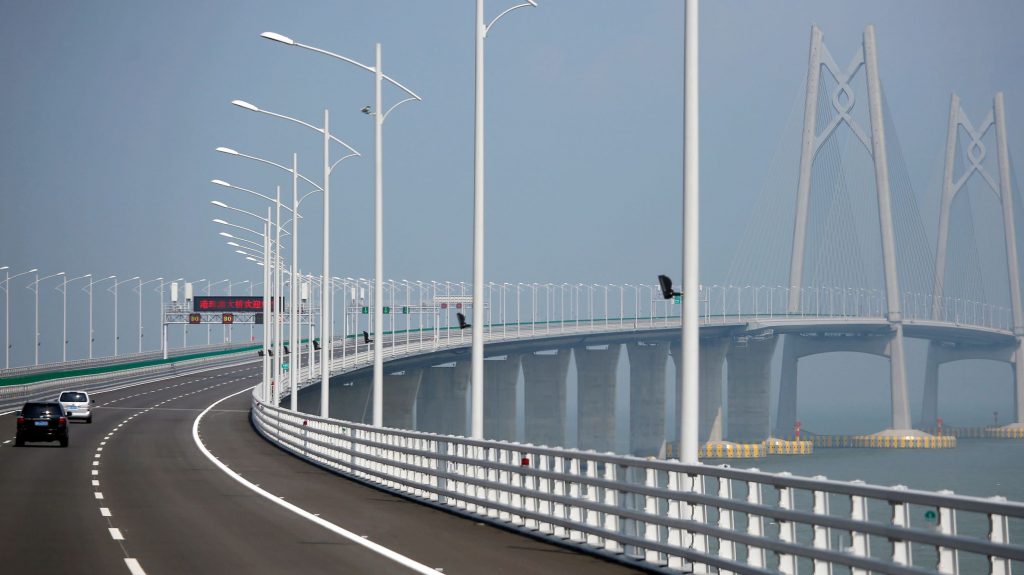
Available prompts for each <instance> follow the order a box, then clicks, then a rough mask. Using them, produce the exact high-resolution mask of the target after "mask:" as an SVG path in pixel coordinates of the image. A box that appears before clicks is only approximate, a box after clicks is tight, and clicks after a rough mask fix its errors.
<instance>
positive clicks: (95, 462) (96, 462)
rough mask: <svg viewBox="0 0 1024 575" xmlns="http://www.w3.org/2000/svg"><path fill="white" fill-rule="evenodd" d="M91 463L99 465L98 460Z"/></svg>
mask: <svg viewBox="0 0 1024 575" xmlns="http://www.w3.org/2000/svg"><path fill="white" fill-rule="evenodd" d="M92 464H93V465H99V464H100V462H99V461H93V462H92Z"/></svg>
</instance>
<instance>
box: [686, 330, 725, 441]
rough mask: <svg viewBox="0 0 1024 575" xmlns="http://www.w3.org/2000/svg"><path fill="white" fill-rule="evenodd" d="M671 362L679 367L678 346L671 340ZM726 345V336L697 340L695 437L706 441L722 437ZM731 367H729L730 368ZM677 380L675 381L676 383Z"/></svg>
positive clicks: (718, 439)
mask: <svg viewBox="0 0 1024 575" xmlns="http://www.w3.org/2000/svg"><path fill="white" fill-rule="evenodd" d="M671 349H672V363H673V365H675V366H676V373H678V370H679V369H681V367H680V365H679V363H680V362H679V360H678V359H677V358H679V357H682V356H681V355H680V353H681V351H682V346H681V345H680V344H678V343H675V342H673V343H672V345H671ZM728 349H729V340H728V339H724V338H715V339H702V340H701V341H700V394H699V398H698V403H699V405H698V408H697V411H698V413H699V414H700V415H699V421H698V422H697V430H698V436H697V437H698V441H699V442H700V443H702V444H703V443H707V442H712V441H722V439H723V434H722V368H723V367H724V366H725V356H726V352H727V351H728ZM730 371H731V370H730ZM678 384H679V382H678V381H677V382H676V385H678Z"/></svg>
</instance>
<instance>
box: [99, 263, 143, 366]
mask: <svg viewBox="0 0 1024 575" xmlns="http://www.w3.org/2000/svg"><path fill="white" fill-rule="evenodd" d="M137 279H139V276H135V277H133V278H128V279H126V280H121V281H117V279H116V278H115V279H114V285H113V291H114V357H117V341H118V339H120V338H119V337H118V335H117V286H119V285H121V284H123V283H128V282H131V281H135V280H137ZM107 289H111V288H107Z"/></svg>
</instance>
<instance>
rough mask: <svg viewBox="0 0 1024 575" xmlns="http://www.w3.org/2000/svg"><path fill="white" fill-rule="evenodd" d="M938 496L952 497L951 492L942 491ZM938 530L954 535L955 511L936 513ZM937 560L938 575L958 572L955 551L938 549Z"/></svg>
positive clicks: (941, 510) (944, 510) (948, 510)
mask: <svg viewBox="0 0 1024 575" xmlns="http://www.w3.org/2000/svg"><path fill="white" fill-rule="evenodd" d="M939 495H953V492H952V491H949V490H948V489H943V490H942V491H939ZM938 515H939V516H938V520H939V524H938V529H939V533H942V534H943V535H956V510H955V509H952V508H949V507H940V508H939V513H938ZM938 552H939V558H938V559H939V560H938V563H937V564H936V566H935V568H936V570H938V572H939V573H947V574H949V575H952V574H953V573H957V572H958V571H959V570H960V566H959V560H958V558H957V551H956V549H951V548H949V547H939V549H938Z"/></svg>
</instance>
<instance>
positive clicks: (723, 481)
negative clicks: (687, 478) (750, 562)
mask: <svg viewBox="0 0 1024 575" xmlns="http://www.w3.org/2000/svg"><path fill="white" fill-rule="evenodd" d="M718 497H719V499H722V500H725V501H732V480H731V479H729V478H727V477H719V478H718ZM718 526H719V527H721V528H722V529H727V530H729V531H732V529H733V526H734V523H733V515H732V510H731V509H722V508H719V510H718ZM718 555H719V556H720V557H721V558H723V559H735V558H736V542H734V541H733V540H731V539H719V540H718ZM721 573H722V574H723V575H724V574H725V573H727V572H725V571H722V572H721Z"/></svg>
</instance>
